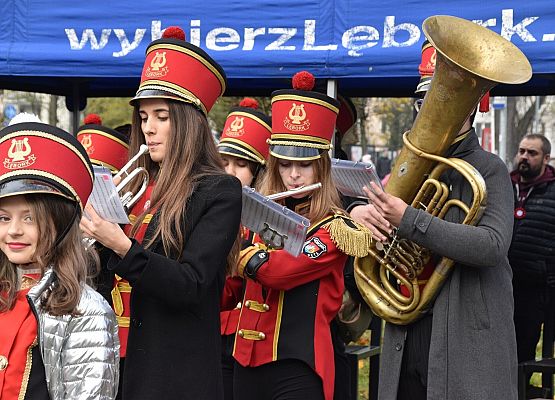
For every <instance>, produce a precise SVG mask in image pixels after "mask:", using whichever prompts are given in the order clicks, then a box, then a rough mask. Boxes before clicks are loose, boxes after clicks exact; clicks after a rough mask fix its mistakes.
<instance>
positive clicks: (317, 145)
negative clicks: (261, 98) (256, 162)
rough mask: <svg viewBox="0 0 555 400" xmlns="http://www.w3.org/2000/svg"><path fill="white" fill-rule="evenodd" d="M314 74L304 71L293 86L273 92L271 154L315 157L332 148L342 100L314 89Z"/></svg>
mask: <svg viewBox="0 0 555 400" xmlns="http://www.w3.org/2000/svg"><path fill="white" fill-rule="evenodd" d="M313 87H314V76H313V75H312V74H311V73H309V72H307V71H301V72H298V73H296V74H295V76H293V89H292V90H291V89H286V90H276V91H275V92H273V93H272V136H271V138H270V140H269V141H268V143H269V144H270V154H271V155H273V156H274V157H278V158H284V159H288V160H315V159H317V158H320V156H321V154H322V153H323V152H324V151H327V150H329V149H331V138H332V136H333V133H334V130H335V121H336V119H337V113H338V112H339V102H338V101H337V100H335V99H334V98H331V97H329V96H326V95H325V94H322V93H318V92H313V91H311V90H312V88H313Z"/></svg>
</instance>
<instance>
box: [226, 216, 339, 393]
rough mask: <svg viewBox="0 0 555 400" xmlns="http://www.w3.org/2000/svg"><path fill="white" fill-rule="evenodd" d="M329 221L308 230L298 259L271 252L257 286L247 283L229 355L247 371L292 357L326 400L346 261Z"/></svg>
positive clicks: (258, 274) (332, 365)
mask: <svg viewBox="0 0 555 400" xmlns="http://www.w3.org/2000/svg"><path fill="white" fill-rule="evenodd" d="M332 218H333V217H329V218H328V219H326V220H325V221H323V222H322V223H319V224H316V225H313V226H312V227H311V229H310V230H309V234H308V235H307V240H306V242H305V244H304V246H303V251H302V253H301V254H300V255H299V256H298V257H293V256H292V255H291V254H289V253H287V252H285V251H284V250H274V251H270V253H269V259H268V261H267V262H266V263H265V264H263V265H262V266H261V267H260V268H259V269H258V271H257V273H256V281H253V280H251V279H246V289H245V296H244V300H243V307H242V309H241V315H240V317H239V326H238V330H237V335H236V339H235V347H234V352H233V356H234V357H235V359H236V360H237V361H238V362H239V363H240V364H241V365H243V366H249V367H256V366H260V365H263V364H267V363H269V362H272V361H276V360H281V359H291V358H293V359H298V360H302V361H304V362H306V363H307V364H308V365H310V366H311V367H312V368H314V370H315V371H316V373H317V374H318V375H319V376H320V377H321V378H322V381H323V388H324V395H325V398H326V400H332V398H333V384H334V356H333V346H332V342H331V335H330V322H331V320H332V319H333V318H334V317H335V316H336V315H337V311H338V310H339V308H340V306H341V300H342V295H343V289H344V284H343V267H344V265H345V261H346V259H347V256H346V255H345V254H344V253H342V252H341V251H340V250H339V249H338V248H337V247H336V246H335V244H334V243H333V241H332V240H331V237H330V234H329V232H328V231H327V230H326V229H324V228H322V227H321V225H323V223H324V222H327V221H329V220H331V219H332Z"/></svg>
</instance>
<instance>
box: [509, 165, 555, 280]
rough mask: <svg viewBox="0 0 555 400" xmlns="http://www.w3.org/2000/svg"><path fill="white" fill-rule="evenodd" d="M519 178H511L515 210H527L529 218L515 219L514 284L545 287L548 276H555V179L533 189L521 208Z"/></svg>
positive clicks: (511, 253) (511, 252)
mask: <svg viewBox="0 0 555 400" xmlns="http://www.w3.org/2000/svg"><path fill="white" fill-rule="evenodd" d="M547 168H551V169H552V168H553V167H551V166H547ZM515 175H516V174H515V172H513V173H512V174H511V176H512V178H513V189H514V191H515V208H516V207H517V206H521V207H523V208H524V209H525V212H526V214H525V216H524V218H522V219H518V218H515V223H514V228H513V240H512V243H511V248H510V250H509V262H510V264H511V267H512V268H513V274H514V282H515V283H517V284H527V283H528V284H545V282H546V278H547V275H548V273H549V272H550V273H551V274H555V178H554V179H552V180H550V181H544V182H540V183H539V184H537V185H535V186H533V187H532V189H531V191H530V192H529V195H528V197H527V198H526V200H525V201H524V204H519V202H518V199H517V198H516V185H517V183H516V182H515ZM552 175H555V171H554V170H553V169H552Z"/></svg>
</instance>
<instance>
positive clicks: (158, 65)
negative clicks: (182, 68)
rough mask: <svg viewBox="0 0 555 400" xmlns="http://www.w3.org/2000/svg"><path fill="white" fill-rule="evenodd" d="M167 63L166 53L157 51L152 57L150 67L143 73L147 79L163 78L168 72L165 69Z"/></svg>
mask: <svg viewBox="0 0 555 400" xmlns="http://www.w3.org/2000/svg"><path fill="white" fill-rule="evenodd" d="M167 62H168V60H167V59H166V52H165V51H161V52H160V51H157V52H156V54H154V57H152V60H151V61H150V67H148V68H147V70H146V71H145V75H146V76H147V77H149V78H160V77H163V76H165V75H166V74H167V73H168V72H169V68H168V67H166V63H167Z"/></svg>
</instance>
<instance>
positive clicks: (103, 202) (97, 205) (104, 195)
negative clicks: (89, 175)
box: [89, 166, 129, 224]
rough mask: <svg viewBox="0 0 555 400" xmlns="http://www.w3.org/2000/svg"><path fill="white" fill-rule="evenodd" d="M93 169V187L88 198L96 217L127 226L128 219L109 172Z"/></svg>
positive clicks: (103, 169)
mask: <svg viewBox="0 0 555 400" xmlns="http://www.w3.org/2000/svg"><path fill="white" fill-rule="evenodd" d="M93 169H94V186H93V190H92V193H91V195H90V197H89V203H90V204H91V205H92V206H93V207H94V209H95V210H96V212H97V213H98V215H100V216H101V217H102V218H103V219H105V220H106V221H110V222H113V223H117V224H128V223H129V218H128V217H127V213H126V212H125V209H124V208H123V205H122V204H121V200H120V198H119V193H118V192H117V190H116V185H114V182H113V181H112V174H111V173H110V170H109V169H108V168H105V167H98V166H93Z"/></svg>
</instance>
